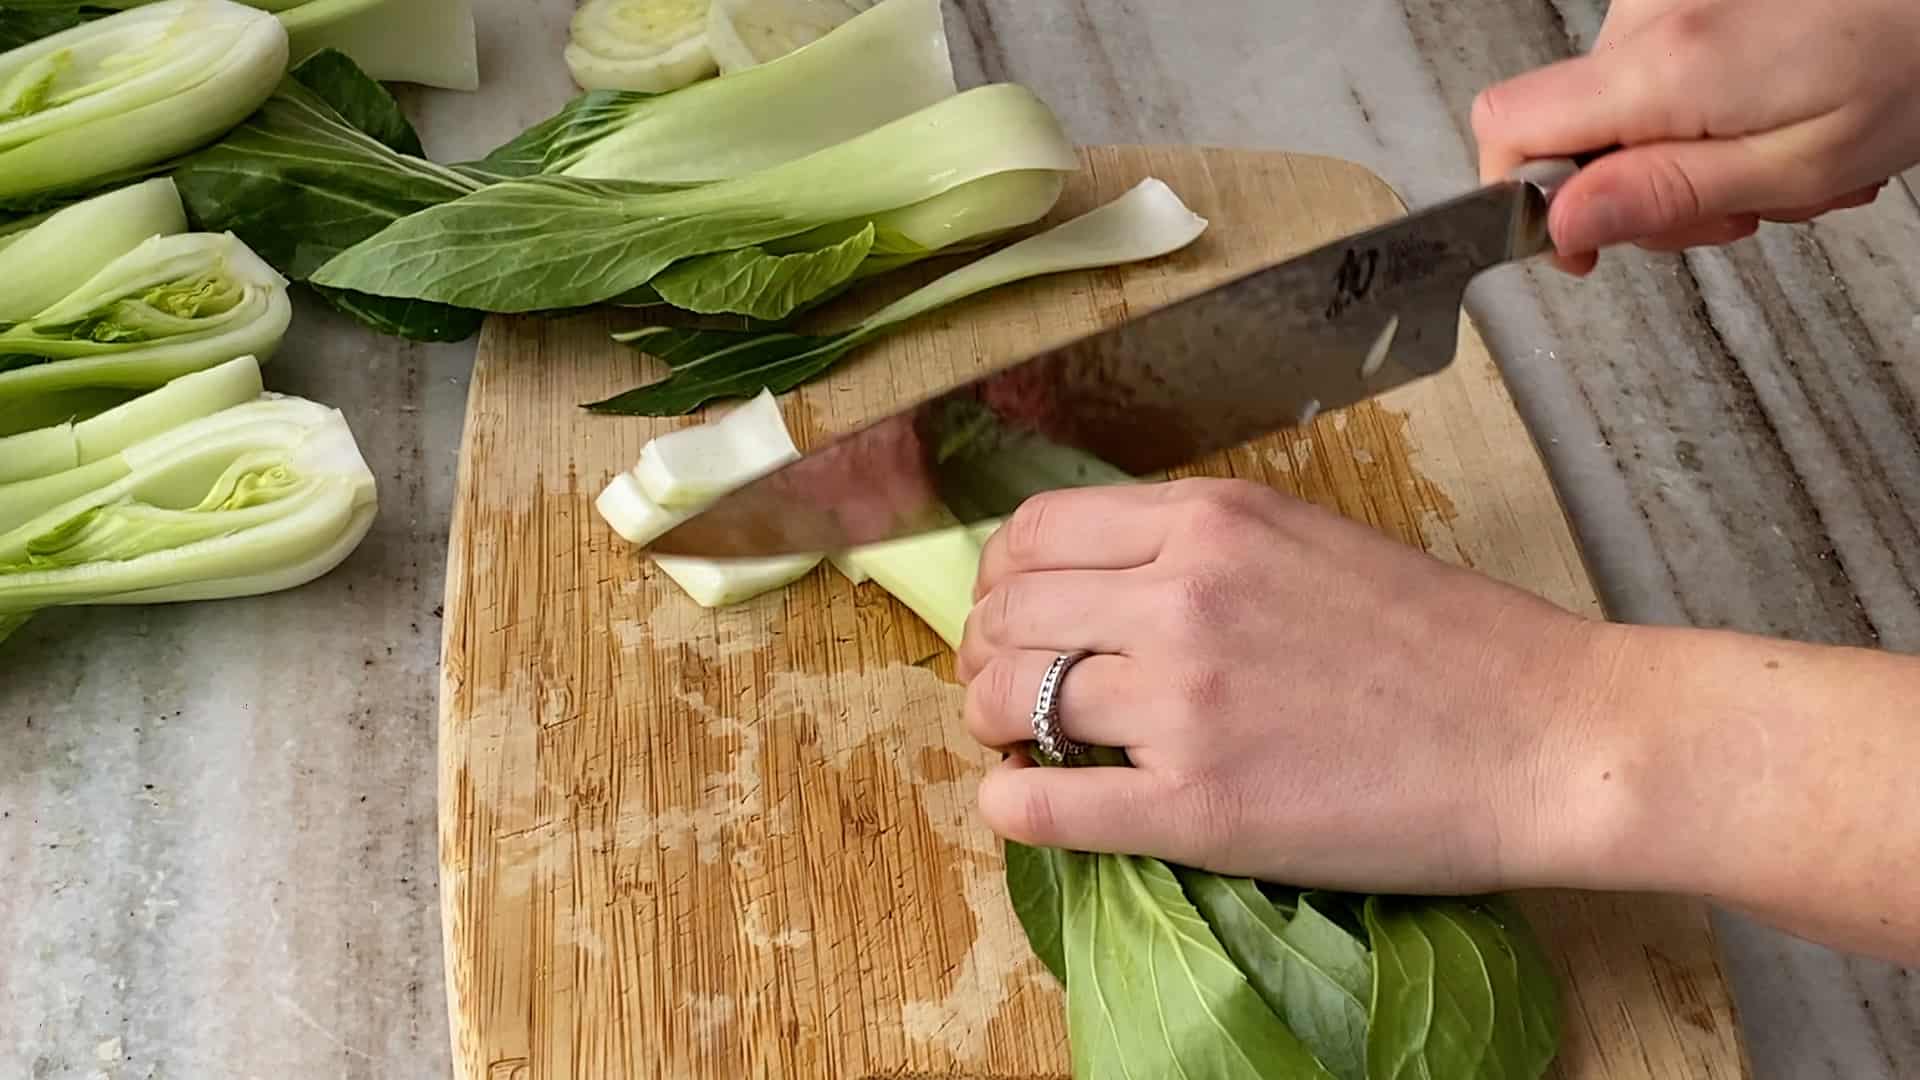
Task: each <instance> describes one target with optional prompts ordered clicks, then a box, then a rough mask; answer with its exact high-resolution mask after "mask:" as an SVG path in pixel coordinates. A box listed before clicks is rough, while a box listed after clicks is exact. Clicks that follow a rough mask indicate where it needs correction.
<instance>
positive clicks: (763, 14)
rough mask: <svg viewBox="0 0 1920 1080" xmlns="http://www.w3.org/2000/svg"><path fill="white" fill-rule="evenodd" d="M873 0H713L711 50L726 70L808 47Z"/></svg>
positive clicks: (709, 19)
mask: <svg viewBox="0 0 1920 1080" xmlns="http://www.w3.org/2000/svg"><path fill="white" fill-rule="evenodd" d="M873 2H874V0H712V5H711V7H710V8H709V9H708V12H707V48H708V49H709V50H710V51H711V52H712V54H713V59H714V63H715V64H717V65H718V66H719V68H720V70H721V71H722V72H724V73H726V74H733V73H735V72H739V71H745V70H748V69H750V68H752V67H753V66H754V65H756V64H764V63H767V62H768V61H771V60H777V59H779V58H780V57H782V56H786V55H787V54H789V53H792V52H794V51H795V50H798V49H802V48H805V47H806V46H808V45H810V44H812V43H813V42H815V41H818V40H820V39H821V38H822V37H825V36H826V35H828V34H830V33H832V32H833V31H834V29H835V28H837V27H839V26H840V25H841V24H843V23H845V22H847V21H848V20H850V19H852V18H854V17H855V16H857V15H859V14H860V13H861V12H863V11H866V10H867V9H869V8H871V7H873Z"/></svg>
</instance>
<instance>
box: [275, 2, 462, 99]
mask: <svg viewBox="0 0 1920 1080" xmlns="http://www.w3.org/2000/svg"><path fill="white" fill-rule="evenodd" d="M256 2H257V0H256ZM278 6H279V8H280V21H281V22H282V23H283V24H285V26H286V28H287V33H288V35H289V36H290V38H291V47H290V52H291V58H292V60H293V62H295V63H298V62H300V61H302V60H305V59H306V58H307V57H310V56H312V55H313V54H315V53H317V52H320V51H322V50H325V49H338V50H339V51H341V52H343V53H345V54H346V55H348V56H349V57H352V58H353V62H354V63H355V64H357V65H359V66H360V67H361V68H362V69H363V70H364V71H366V73H367V74H368V75H371V76H372V77H374V78H375V79H378V80H379V81H381V82H404V83H417V84H419V85H421V86H434V87H439V88H441V89H445V90H478V89H479V88H480V59H479V47H478V39H477V35H476V32H475V27H474V19H473V0H303V2H301V3H296V4H287V3H285V0H278Z"/></svg>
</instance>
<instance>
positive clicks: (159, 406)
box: [0, 356, 264, 505]
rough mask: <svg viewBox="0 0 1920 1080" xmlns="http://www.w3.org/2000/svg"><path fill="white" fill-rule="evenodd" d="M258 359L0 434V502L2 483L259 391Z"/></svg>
mask: <svg viewBox="0 0 1920 1080" xmlns="http://www.w3.org/2000/svg"><path fill="white" fill-rule="evenodd" d="M263 390H264V387H263V386H262V385H261V382H260V363H259V361H257V360H255V359H254V358H253V357H251V356H242V357H239V358H237V359H234V360H229V361H227V362H226V363H224V364H221V365H219V366H217V367H212V368H208V369H207V370H205V371H197V372H194V373H193V374H191V375H182V376H181V377H179V378H177V379H175V380H173V381H172V382H170V383H168V384H167V385H165V386H163V387H161V388H160V389H158V390H154V391H152V392H151V393H147V394H142V395H141V396H139V397H137V398H134V399H133V400H132V401H129V402H127V403H126V404H124V405H119V406H116V407H114V408H112V409H108V410H107V411H106V412H103V413H100V414H99V415H97V416H94V417H92V418H90V419H87V420H82V421H80V422H78V423H73V422H67V423H62V424H56V425H54V426H52V427H45V428H39V429H37V430H34V431H27V432H22V433H20V434H18V435H10V436H7V437H5V438H0V505H4V504H5V502H6V495H5V494H4V493H5V491H6V486H5V485H8V484H11V483H13V482H16V481H20V480H32V479H36V478H39V477H43V476H48V475H51V474H53V473H58V472H65V471H66V470H68V469H74V468H78V467H79V466H81V465H89V464H92V463H93V462H96V461H99V460H101V459H102V458H107V457H112V456H113V455H115V454H118V453H119V452H120V451H122V450H124V449H126V448H127V447H129V446H132V445H134V444H135V443H138V442H141V441H143V440H146V439H149V438H152V437H154V436H156V435H160V434H162V433H164V432H166V431H167V430H169V429H171V428H174V427H178V426H179V425H181V424H185V423H187V422H189V421H192V420H198V419H200V418H201V417H203V416H211V415H213V414H214V413H217V412H219V411H221V410H222V409H228V408H232V407H233V406H235V405H239V404H242V403H243V402H248V401H252V400H253V399H254V398H257V397H259V396H260V394H261V393H262V391H263Z"/></svg>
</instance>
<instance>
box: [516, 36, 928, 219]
mask: <svg viewBox="0 0 1920 1080" xmlns="http://www.w3.org/2000/svg"><path fill="white" fill-rule="evenodd" d="M956 92H957V88H956V86H955V84H954V78H953V62H952V59H951V58H950V57H949V56H948V51H947V35H946V24H945V22H944V21H943V20H942V18H941V15H940V0H885V2H884V3H881V4H880V5H879V6H878V7H875V8H873V9H872V10H871V11H867V12H865V13H863V14H861V15H860V16H859V17H858V18H855V19H853V20H851V21H850V22H847V23H846V24H844V25H842V26H840V27H838V28H837V29H835V30H834V31H833V32H832V33H830V34H828V35H826V36H825V37H823V38H821V39H820V40H818V41H816V42H814V43H813V44H811V45H809V46H807V47H806V48H804V49H801V50H799V51H797V52H794V53H791V54H789V55H787V56H783V57H781V58H780V59H778V60H775V61H772V62H771V63H767V64H762V65H760V66H759V67H755V68H750V69H748V70H746V71H742V72H740V73H738V74H735V75H727V76H724V77H722V78H718V79H709V80H707V81H705V82H699V83H695V84H693V85H692V86H688V87H686V88H684V89H681V90H676V91H674V92H673V93H671V94H649V93H627V92H618V91H596V92H593V93H588V94H583V95H581V96H580V97H578V98H575V99H574V100H573V101H572V102H570V103H569V104H568V105H567V107H566V108H564V109H562V110H561V111H560V112H559V113H557V114H555V115H554V116H552V117H550V118H549V119H547V120H545V121H543V122H541V123H540V124H537V125H535V126H534V127H532V128H530V129H529V130H527V131H526V132H524V133H523V134H521V135H520V136H519V137H518V138H516V139H514V140H513V141H512V142H509V143H508V144H506V145H505V146H503V147H501V148H500V149H498V150H496V151H494V152H493V153H492V154H489V155H488V156H487V161H486V163H485V165H486V167H487V168H488V169H489V170H492V171H494V172H496V173H501V174H504V175H517V176H526V175H530V174H534V173H558V174H560V175H563V176H572V177H578V178H581V179H589V180H634V181H648V182H670V183H684V182H691V181H705V180H725V179H730V178H732V177H736V176H744V175H746V174H747V173H751V172H758V171H759V170H761V169H766V168H771V167H773V166H775V165H782V164H785V163H786V162H789V161H792V160H794V159H796V158H801V157H805V156H806V155H808V154H811V153H813V152H815V151H817V150H824V149H826V148H827V147H829V146H833V145H835V144H837V143H841V142H845V141H846V140H848V139H851V138H853V137H854V136H856V135H860V134H863V133H865V132H868V131H871V130H873V129H874V128H877V127H880V126H881V125H883V124H887V123H890V122H892V121H895V120H898V119H900V118H901V117H904V116H908V115H910V114H912V113H915V112H918V111H919V110H921V109H924V108H926V107H927V106H929V105H932V104H934V103H936V102H939V101H944V100H945V99H947V98H950V97H952V96H954V94H955V93H956Z"/></svg>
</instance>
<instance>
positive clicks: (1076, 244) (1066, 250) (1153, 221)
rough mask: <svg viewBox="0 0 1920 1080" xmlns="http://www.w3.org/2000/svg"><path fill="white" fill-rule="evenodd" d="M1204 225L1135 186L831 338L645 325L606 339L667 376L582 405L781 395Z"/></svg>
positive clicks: (660, 409) (1150, 252)
mask: <svg viewBox="0 0 1920 1080" xmlns="http://www.w3.org/2000/svg"><path fill="white" fill-rule="evenodd" d="M1206 227H1207V222H1206V219H1204V218H1202V217H1200V216H1198V215H1196V214H1194V213H1193V211H1191V210H1189V209H1187V207H1186V204H1184V203H1182V202H1181V201H1180V198H1179V196H1177V195H1175V194H1174V193H1173V191H1172V189H1170V188H1168V187H1167V185H1166V184H1164V183H1162V182H1161V181H1159V180H1153V179H1148V180H1143V181H1141V182H1140V183H1139V184H1138V185H1136V186H1135V187H1134V188H1133V189H1132V190H1130V191H1128V192H1127V193H1126V194H1125V195H1122V196H1120V197H1119V198H1117V199H1115V200H1113V201H1112V202H1110V203H1107V204H1106V205H1104V206H1101V207H1097V208H1095V209H1093V210H1090V211H1088V212H1087V213H1085V214H1082V215H1080V216H1079V217H1076V218H1073V219H1071V220H1069V221H1066V222H1063V223H1061V224H1059V225H1056V226H1054V227H1053V228H1051V229H1049V230H1047V231H1045V232H1042V233H1039V234H1038V235H1035V236H1030V237H1028V238H1026V239H1024V240H1021V241H1019V242H1017V243H1014V244H1010V245H1008V246H1007V247H1004V248H1002V249H1000V250H999V251H996V252H994V253H993V254H991V255H987V256H985V257H983V258H980V259H977V260H975V261H973V262H971V263H969V264H967V265H966V266H963V267H961V268H960V269H958V270H955V271H953V272H952V273H950V274H947V275H945V276H943V277H941V278H938V279H937V280H935V281H934V282H932V283H931V284H929V285H927V286H925V287H924V288H921V289H918V290H915V291H914V292H912V293H909V294H907V295H906V296H904V297H902V298H901V299H899V300H897V301H895V302H894V303H892V304H889V305H887V306H886V307H884V308H881V309H880V310H879V311H877V312H875V313H874V314H872V315H870V316H868V317H867V318H865V319H863V320H862V321H861V322H859V323H858V324H856V325H854V326H852V327H850V328H848V329H846V330H842V331H839V332H838V333H833V334H821V335H803V334H793V333H787V332H783V331H762V332H755V331H726V330H683V329H676V328H671V327H647V328H645V329H641V330H634V331H629V332H626V333H620V334H615V335H614V340H616V341H622V342H625V343H627V344H629V345H633V346H635V347H636V348H639V349H641V350H642V351H644V352H647V353H650V354H652V355H654V356H657V357H659V358H661V359H662V360H665V361H666V362H667V364H668V366H669V367H670V368H671V369H672V371H671V373H670V374H669V375H668V376H667V377H666V378H665V379H662V380H660V381H658V382H655V383H651V384H649V385H647V386H642V387H640V388H638V389H635V390H629V391H627V392H626V393H624V394H620V395H618V396H615V397H612V398H608V399H606V400H605V401H600V402H595V403H593V404H590V405H588V406H586V407H587V408H588V409H591V410H593V411H594V412H601V413H616V414H623V415H640V416H664V415H675V414H679V413H685V412H690V411H692V410H693V409H696V408H698V407H699V406H701V405H702V404H705V403H706V402H708V401H712V400H715V399H718V398H727V397H745V396H748V395H751V394H755V393H758V392H760V391H761V390H772V391H774V392H775V393H784V392H785V391H787V390H791V389H793V388H794V387H796V386H799V385H801V384H802V383H805V382H808V381H811V380H812V379H815V378H817V377H819V376H820V375H821V374H822V373H824V372H826V371H827V370H828V369H829V368H831V367H833V366H834V365H835V364H837V363H839V362H840V360H841V359H842V358H843V357H845V356H846V355H847V354H848V353H849V352H852V351H853V350H854V349H856V348H858V347H859V346H861V345H863V344H866V343H867V342H869V341H871V340H873V339H875V338H877V337H880V336H881V335H883V334H886V333H888V332H890V331H891V330H893V329H894V328H895V327H897V326H898V325H900V324H901V323H904V322H906V321H907V320H909V319H912V318H914V317H916V316H919V315H922V314H925V313H926V312H929V311H932V310H934V309H935V308H939V307H942V306H945V305H947V304H951V303H954V302H955V301H958V300H961V299H964V298H966V297H968V296H972V295H974V294H975V293H979V292H984V291H986V290H988V289H992V288H995V287H998V286H1000V285H1005V284H1008V283H1010V282H1015V281H1021V280H1025V279H1027V278H1032V277H1038V276H1040V275H1043V274H1055V273H1061V272H1064V271H1068V270H1084V269H1090V268H1093V267H1100V266H1115V265H1119V264H1122V263H1130V262H1139V261H1142V260H1145V259H1152V258H1157V257H1159V256H1162V255H1166V254H1169V253H1171V252H1174V251H1178V250H1180V249H1181V248H1184V247H1186V246H1187V245H1188V244H1190V243H1192V242H1193V241H1194V240H1196V239H1198V238H1199V236H1200V234H1201V233H1202V232H1204V231H1205V230H1206Z"/></svg>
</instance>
